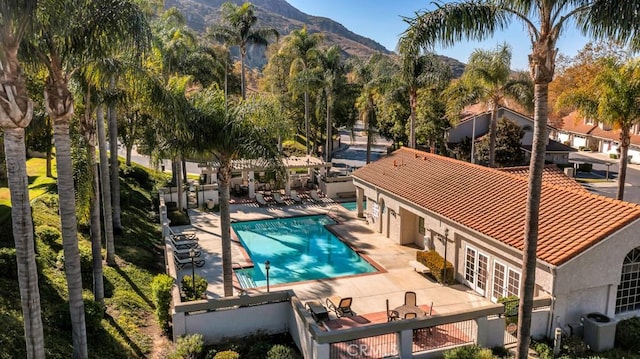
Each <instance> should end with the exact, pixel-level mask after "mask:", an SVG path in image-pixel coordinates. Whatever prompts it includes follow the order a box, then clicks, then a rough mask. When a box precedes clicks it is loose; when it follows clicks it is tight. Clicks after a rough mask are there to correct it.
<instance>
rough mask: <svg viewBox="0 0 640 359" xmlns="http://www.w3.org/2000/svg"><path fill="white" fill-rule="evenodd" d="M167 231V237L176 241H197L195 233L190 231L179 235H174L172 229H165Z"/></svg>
mask: <svg viewBox="0 0 640 359" xmlns="http://www.w3.org/2000/svg"><path fill="white" fill-rule="evenodd" d="M167 228H168V229H169V235H170V236H171V237H172V238H174V239H175V240H176V241H182V240H191V241H197V240H198V237H197V236H196V232H191V231H187V232H180V233H176V232H174V231H173V229H171V227H167Z"/></svg>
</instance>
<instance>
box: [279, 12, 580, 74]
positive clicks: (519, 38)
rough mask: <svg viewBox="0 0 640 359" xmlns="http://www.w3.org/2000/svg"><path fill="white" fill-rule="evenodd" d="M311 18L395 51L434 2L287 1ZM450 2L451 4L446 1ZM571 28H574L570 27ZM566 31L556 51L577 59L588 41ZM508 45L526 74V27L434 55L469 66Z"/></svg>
mask: <svg viewBox="0 0 640 359" xmlns="http://www.w3.org/2000/svg"><path fill="white" fill-rule="evenodd" d="M286 1H287V2H288V3H289V4H291V5H293V6H294V7H295V8H297V9H298V10H300V11H302V12H304V13H307V14H309V15H315V16H324V17H328V18H330V19H332V20H334V21H337V22H339V23H341V24H342V25H344V26H345V27H346V28H347V29H349V30H351V31H352V32H354V33H356V34H358V35H362V36H365V37H368V38H371V39H373V40H375V41H377V42H379V43H380V44H382V45H383V46H384V47H386V48H387V49H389V50H391V51H393V50H395V48H396V44H397V42H398V39H399V38H400V35H401V34H402V32H403V31H405V30H406V29H407V24H406V23H405V22H404V21H403V20H402V17H403V16H404V17H412V16H414V15H415V13H416V11H420V10H432V9H434V8H435V7H434V5H432V4H431V3H432V0H286ZM447 2H450V1H449V0H447ZM569 25H571V24H569ZM569 30H574V29H573V28H571V27H570V26H569V27H566V29H565V32H564V33H563V34H561V35H560V39H559V40H558V43H557V47H558V49H559V50H560V53H562V54H564V55H568V56H574V55H575V54H576V53H577V52H578V51H579V50H580V49H582V48H583V47H584V45H585V44H586V43H587V42H588V41H589V40H588V39H587V38H585V37H583V36H582V35H581V34H580V33H579V32H578V31H577V30H575V31H569ZM503 42H506V43H507V44H509V45H510V46H511V52H512V59H511V68H512V69H513V70H527V69H528V60H527V56H528V54H529V53H530V52H531V41H530V39H529V37H528V35H527V32H526V30H525V28H524V27H523V25H521V23H519V22H513V23H512V24H511V25H510V26H509V28H508V30H506V31H503V32H501V33H497V34H495V36H494V37H493V38H490V39H488V40H485V41H483V42H461V43H459V44H456V45H454V46H452V47H448V48H442V47H438V48H436V49H435V52H436V53H438V54H440V55H445V56H448V57H452V58H454V59H457V60H459V61H461V62H463V63H467V62H468V61H467V60H468V58H469V55H470V54H471V52H473V50H475V49H478V48H479V49H484V50H492V49H495V48H496V47H497V46H498V45H499V44H501V43H503Z"/></svg>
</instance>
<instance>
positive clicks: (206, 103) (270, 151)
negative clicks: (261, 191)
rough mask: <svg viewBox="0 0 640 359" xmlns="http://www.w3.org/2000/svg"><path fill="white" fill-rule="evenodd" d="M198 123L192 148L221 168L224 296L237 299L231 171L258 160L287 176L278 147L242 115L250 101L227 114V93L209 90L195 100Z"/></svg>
mask: <svg viewBox="0 0 640 359" xmlns="http://www.w3.org/2000/svg"><path fill="white" fill-rule="evenodd" d="M191 101H192V103H193V108H194V110H193V111H194V114H193V116H192V118H193V119H194V121H192V122H191V123H190V126H191V130H190V131H189V133H191V134H193V137H192V139H191V141H190V142H189V143H190V145H191V146H192V148H193V149H194V150H197V151H198V152H199V153H200V154H201V155H203V156H206V157H209V159H210V160H211V159H213V160H214V161H215V162H217V165H218V185H219V192H220V232H221V237H222V268H223V278H224V295H225V296H226V297H229V296H232V295H233V269H232V258H231V231H230V230H231V215H230V211H229V199H230V195H229V193H230V183H231V171H232V169H233V161H234V160H236V159H241V158H245V159H255V160H257V161H260V162H263V163H267V164H269V165H270V167H272V168H275V169H276V170H277V171H278V172H283V169H282V162H281V161H280V157H279V154H278V151H277V147H276V146H275V142H274V143H270V142H269V141H265V139H266V138H270V137H269V134H268V133H267V132H266V131H265V129H264V128H260V127H257V126H254V125H253V124H252V123H251V122H250V121H247V120H246V118H248V117H251V116H250V115H248V116H247V115H246V114H245V115H242V116H241V115H240V113H242V112H246V111H251V110H252V108H253V107H252V105H251V104H250V103H249V101H246V102H245V101H243V102H242V103H241V104H240V106H244V104H245V103H246V104H247V108H242V107H233V106H232V107H230V108H229V109H228V110H225V106H224V93H223V92H222V91H220V90H218V89H212V88H209V89H205V90H203V91H201V92H199V93H197V94H195V95H194V96H193V98H192V100H191Z"/></svg>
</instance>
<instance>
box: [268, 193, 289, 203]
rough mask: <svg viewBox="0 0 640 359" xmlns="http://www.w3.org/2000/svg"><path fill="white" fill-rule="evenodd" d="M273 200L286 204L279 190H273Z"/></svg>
mask: <svg viewBox="0 0 640 359" xmlns="http://www.w3.org/2000/svg"><path fill="white" fill-rule="evenodd" d="M272 196H273V200H274V201H276V203H277V204H281V205H284V204H287V203H286V202H285V201H284V199H282V196H281V195H280V192H273V195H272Z"/></svg>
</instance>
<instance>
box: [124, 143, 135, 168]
mask: <svg viewBox="0 0 640 359" xmlns="http://www.w3.org/2000/svg"><path fill="white" fill-rule="evenodd" d="M125 150H126V151H127V152H126V155H125V162H124V164H125V165H127V167H131V152H133V145H128V146H126V147H125Z"/></svg>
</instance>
